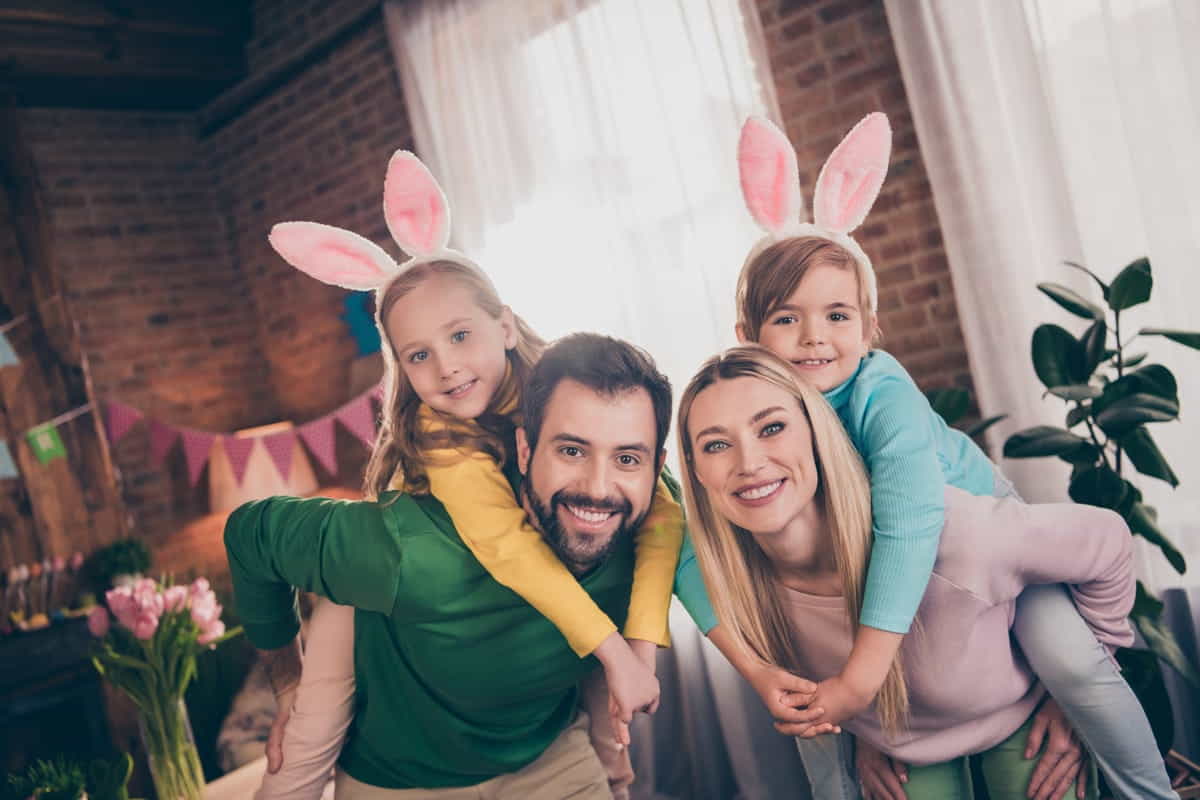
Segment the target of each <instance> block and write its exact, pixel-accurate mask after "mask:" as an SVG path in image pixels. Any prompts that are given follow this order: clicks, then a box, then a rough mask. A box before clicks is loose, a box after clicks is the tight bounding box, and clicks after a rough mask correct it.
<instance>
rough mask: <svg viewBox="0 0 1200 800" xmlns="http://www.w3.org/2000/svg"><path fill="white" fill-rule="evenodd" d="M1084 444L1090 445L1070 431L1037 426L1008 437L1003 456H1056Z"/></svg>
mask: <svg viewBox="0 0 1200 800" xmlns="http://www.w3.org/2000/svg"><path fill="white" fill-rule="evenodd" d="M1085 444H1090V442H1088V440H1087V439H1084V438H1082V437H1080V436H1076V435H1075V434H1073V433H1071V432H1070V431H1065V430H1063V429H1062V428H1054V427H1051V426H1049V425H1038V426H1037V427H1034V428H1026V429H1025V430H1023V431H1018V432H1017V433H1014V434H1013V435H1012V436H1010V437H1008V441H1006V442H1005V443H1004V455H1005V457H1006V458H1039V457H1041V456H1057V455H1061V454H1062V453H1067V452H1070V451H1072V450H1075V449H1077V448H1078V447H1079V446H1080V445H1085Z"/></svg>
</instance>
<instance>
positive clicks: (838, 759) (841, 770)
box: [796, 733, 862, 800]
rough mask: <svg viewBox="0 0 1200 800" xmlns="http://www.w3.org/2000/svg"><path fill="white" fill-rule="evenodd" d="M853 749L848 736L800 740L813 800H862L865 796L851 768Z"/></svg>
mask: <svg viewBox="0 0 1200 800" xmlns="http://www.w3.org/2000/svg"><path fill="white" fill-rule="evenodd" d="M851 746H852V741H851V739H850V734H848V733H841V734H836V735H835V734H828V735H825V736H814V737H813V738H811V739H800V738H797V739H796V749H798V750H799V751H800V762H801V763H802V764H804V774H805V775H807V776H808V785H809V787H810V788H811V790H812V796H813V800H859V798H860V797H861V796H862V795H861V794H860V793H859V791H858V781H857V780H856V779H855V778H854V776H853V775H852V768H851V767H850V763H851V761H850V754H851Z"/></svg>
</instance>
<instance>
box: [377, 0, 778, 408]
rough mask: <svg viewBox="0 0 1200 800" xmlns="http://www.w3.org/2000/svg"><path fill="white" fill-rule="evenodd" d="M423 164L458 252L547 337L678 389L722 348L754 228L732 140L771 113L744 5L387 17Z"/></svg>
mask: <svg viewBox="0 0 1200 800" xmlns="http://www.w3.org/2000/svg"><path fill="white" fill-rule="evenodd" d="M387 20H388V24H389V26H390V31H391V34H392V41H393V44H394V52H395V53H396V56H397V60H398V62H399V66H400V72H401V76H402V80H403V82H404V89H405V95H406V99H407V101H408V104H409V107H410V109H411V117H412V123H413V130H414V135H415V138H416V143H417V149H418V150H419V151H420V154H421V157H422V158H423V159H425V160H426V161H427V162H428V164H429V166H430V167H431V169H432V170H433V172H434V174H435V175H437V176H438V179H439V180H440V181H441V182H442V185H443V186H444V187H445V189H446V193H447V195H448V197H449V199H450V207H451V209H452V215H453V233H452V235H453V237H454V241H455V244H456V246H457V247H459V248H460V249H462V250H463V251H464V252H466V253H468V254H469V255H471V256H472V257H474V258H475V259H477V261H478V262H479V263H480V264H481V265H482V266H483V268H484V269H486V270H487V271H488V272H489V273H490V274H491V276H492V278H493V279H494V280H495V282H496V284H497V286H498V288H499V289H500V292H501V295H502V296H503V297H504V299H505V302H507V303H509V304H510V305H511V306H512V307H513V308H514V309H515V310H516V311H517V313H519V314H521V315H522V316H524V317H525V318H526V319H527V320H528V321H529V322H530V323H531V324H532V325H533V326H534V328H535V329H536V330H538V331H539V332H540V333H542V334H543V335H544V336H546V337H550V338H552V337H556V336H559V335H561V334H564V333H568V332H571V331H578V330H591V331H600V332H604V333H610V334H612V335H615V336H619V337H622V338H626V339H629V340H631V341H633V342H636V343H638V344H640V345H642V346H643V347H645V348H646V349H647V350H649V351H650V352H651V353H653V354H654V356H655V358H656V359H657V360H658V362H659V365H660V367H662V368H663V369H664V371H665V372H666V373H667V374H668V375H669V376H670V377H671V379H672V382H673V383H674V384H675V385H676V386H677V387H678V386H681V385H682V383H683V381H685V380H686V379H687V378H688V377H690V374H691V372H692V371H693V370H694V369H695V368H696V367H697V366H698V365H699V363H700V361H701V360H703V359H704V358H705V357H707V356H708V355H711V354H712V353H713V352H715V351H717V350H718V349H720V348H721V347H723V346H726V345H729V344H732V343H733V333H732V330H733V313H734V311H733V288H734V282H735V278H736V274H737V270H738V267H739V266H740V265H741V261H742V258H743V257H744V256H745V253H746V251H747V249H748V248H749V246H750V244H751V243H752V242H753V241H754V239H755V238H756V237H755V229H754V227H753V225H752V223H751V221H750V219H749V215H748V214H747V213H746V212H745V211H744V209H743V207H742V201H741V196H740V194H739V192H738V180H737V171H736V158H735V156H736V142H737V136H738V131H739V128H740V125H741V123H742V121H743V120H744V119H745V117H746V115H747V114H751V113H759V114H761V113H766V112H767V111H768V110H771V111H772V112H773V109H774V100H773V96H772V91H773V89H772V87H773V84H772V82H771V81H770V80H769V78H767V77H766V76H765V75H764V74H763V73H762V72H761V71H760V68H759V67H758V66H757V65H759V64H765V63H766V59H765V58H762V57H761V53H759V54H755V53H753V52H752V46H757V47H759V48H760V49H761V43H760V34H759V33H758V31H757V25H758V16H757V12H756V11H755V9H754V7H753V3H750V2H746V3H744V4H743V3H741V2H739V0H712V2H693V1H691V0H688V1H687V2H653V3H646V2H640V1H639V0H517V1H515V2H512V1H510V2H503V3H497V2H483V1H482V0H451V1H443V2H405V3H393V4H389V5H388V6H387Z"/></svg>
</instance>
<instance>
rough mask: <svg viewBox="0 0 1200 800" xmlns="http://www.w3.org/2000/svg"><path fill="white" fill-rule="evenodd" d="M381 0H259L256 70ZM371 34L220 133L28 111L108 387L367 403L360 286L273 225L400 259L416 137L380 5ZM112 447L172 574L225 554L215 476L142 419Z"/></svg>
mask: <svg viewBox="0 0 1200 800" xmlns="http://www.w3.org/2000/svg"><path fill="white" fill-rule="evenodd" d="M375 5H377V3H375V2H366V1H365V0H355V1H354V2H340V3H336V4H325V3H317V2H312V3H308V4H307V7H305V6H299V5H298V4H290V3H289V4H285V3H282V2H277V1H276V0H260V2H258V3H256V8H255V21H256V27H255V36H254V38H253V40H252V41H251V42H250V43H249V45H248V56H249V60H250V62H251V72H252V74H258V73H262V72H265V71H270V70H272V69H273V68H274V67H277V66H278V65H279V63H280V62H281V61H282V60H285V59H286V58H288V57H289V56H292V55H295V54H296V53H297V52H298V51H303V50H304V49H305V48H306V47H307V45H308V44H309V43H311V42H313V41H315V40H318V39H320V38H322V37H323V36H324V35H325V34H326V33H327V32H328V31H329V30H330V29H331V28H337V27H340V26H341V25H343V24H344V23H346V22H348V21H351V20H354V19H358V18H360V17H361V16H362V14H363V12H364V9H369V8H370V7H372V6H375ZM357 30H358V32H357V33H354V34H352V35H349V36H348V37H346V38H344V40H340V41H338V42H337V44H336V46H335V47H333V48H332V49H331V50H330V51H329V52H327V53H325V55H323V56H322V57H321V58H320V59H318V60H316V61H314V62H313V63H311V64H309V65H307V66H306V67H305V68H303V69H301V70H300V71H299V72H297V73H295V74H293V75H292V76H291V77H290V78H289V79H288V80H287V81H286V82H284V83H283V84H282V85H279V86H276V87H275V88H274V89H273V90H272V91H270V92H269V93H267V94H266V95H265V96H263V97H261V98H260V99H258V100H257V101H256V102H255V103H254V104H253V105H252V106H251V107H249V108H248V109H245V110H243V111H242V112H241V113H239V115H238V116H237V117H236V118H235V119H233V120H232V121H231V122H229V123H227V124H225V125H224V126H222V127H220V128H219V129H217V130H215V131H214V132H212V133H210V134H208V135H206V136H205V137H204V138H199V137H198V135H197V131H198V125H197V119H198V116H197V115H196V114H174V113H172V114H165V113H164V114H149V113H132V112H96V111H81V110H59V109H31V110H28V111H26V112H24V113H23V114H22V117H21V121H22V124H23V127H24V130H25V134H26V137H27V139H28V140H29V141H30V145H31V148H32V150H33V154H34V159H35V161H36V162H37V168H38V171H39V174H40V177H41V182H42V185H43V187H44V191H45V193H46V200H47V205H48V207H49V210H50V214H51V224H52V229H53V231H54V238H55V254H56V256H55V257H56V261H57V262H58V264H59V268H60V270H61V271H62V274H63V277H64V279H65V282H66V284H67V287H68V291H67V295H68V296H67V302H68V303H69V305H70V310H71V314H72V315H73V317H74V318H75V319H76V320H78V322H79V326H80V336H81V344H82V347H83V349H84V351H85V352H86V353H87V356H88V358H89V360H90V363H91V367H92V373H93V378H94V381H95V387H96V393H97V395H98V396H99V397H100V398H101V399H102V400H107V399H119V400H121V401H124V402H126V403H129V404H130V405H133V406H136V407H138V408H141V409H143V410H145V411H146V412H147V413H149V414H150V415H152V416H155V417H158V418H160V419H162V420H164V421H166V422H170V423H172V424H174V425H178V426H184V427H191V428H198V429H202V430H209V431H229V430H234V429H237V428H241V427H247V426H251V425H257V424H261V423H265V422H270V421H274V420H278V419H292V420H294V421H295V422H297V423H303V422H307V421H309V420H310V419H312V418H314V417H316V416H318V415H320V414H323V413H325V412H328V411H330V410H331V409H333V408H334V407H336V406H337V405H339V404H341V403H342V402H344V401H346V400H347V399H349V397H351V396H352V394H353V393H354V388H355V387H353V386H352V385H351V382H352V380H358V381H360V382H361V380H362V379H363V375H362V374H354V375H352V374H351V366H350V365H351V364H352V363H353V362H354V361H355V358H354V357H355V351H354V343H353V341H352V340H351V338H350V336H349V335H348V333H347V329H346V326H345V324H344V323H343V322H342V321H341V319H340V318H339V317H340V315H341V314H342V312H343V307H342V298H343V296H344V294H345V293H344V292H343V291H341V290H339V289H335V288H332V287H327V286H324V285H322V284H320V283H318V282H317V281H314V280H312V279H310V278H307V277H306V276H304V275H302V274H300V273H298V272H297V271H296V270H294V269H292V268H291V267H289V266H287V265H286V264H285V263H284V262H283V261H282V259H280V258H279V257H278V256H277V255H276V254H275V253H274V252H273V251H272V250H271V249H270V247H269V246H268V244H267V240H266V234H267V231H269V229H270V226H271V225H272V224H274V223H275V222H278V221H282V220H285V219H313V220H318V221H321V222H326V223H329V224H332V225H338V226H342V227H346V228H349V229H351V230H355V231H357V232H359V233H362V234H363V235H366V236H369V237H371V238H372V239H374V240H375V241H377V242H378V243H380V244H381V245H383V246H384V247H386V248H388V249H390V250H391V251H392V252H393V254H396V248H395V246H394V245H393V244H392V243H391V240H390V237H389V236H388V235H387V231H386V227H385V226H384V224H383V219H382V215H381V214H380V204H381V193H382V188H383V175H384V169H385V167H386V165H387V159H388V156H389V155H390V154H391V152H392V151H393V150H395V149H396V148H397V147H411V146H412V145H411V136H410V135H409V129H408V120H407V115H406V112H405V108H404V102H403V99H402V96H401V92H400V88H399V81H398V79H397V77H396V74H395V69H394V67H393V66H392V62H391V56H390V53H389V51H388V46H387V40H386V34H385V33H384V30H383V26H382V17H381V15H380V14H378V12H376V14H375V19H374V20H373V21H372V24H368V25H366V26H362V27H360V28H358V29H357ZM360 366H362V365H361V363H360ZM370 366H371V365H370V364H367V365H366V367H367V371H368V372H369V371H370ZM368 377H369V376H368ZM338 455H339V463H340V464H341V465H342V469H341V475H340V476H338V479H339V480H340V481H341V482H343V483H346V484H349V485H352V486H356V485H357V484H358V481H359V476H360V475H361V472H362V467H363V465H364V464H365V456H366V453H365V449H364V448H363V447H362V445H361V443H359V442H358V441H357V440H355V439H353V437H351V436H349V435H348V434H346V433H345V432H344V431H342V432H340V433H339V439H338ZM114 460H115V463H116V465H117V467H118V469H119V470H120V472H121V477H122V482H123V490H124V492H123V494H124V498H125V501H126V504H127V506H128V510H129V511H130V513H131V516H132V518H133V529H134V531H135V532H137V533H138V534H140V535H142V536H143V537H144V538H145V539H146V541H147V543H148V544H149V545H150V546H151V547H152V548H153V549H154V550H156V551H157V553H158V554H159V556H160V558H159V560H158V563H157V564H156V566H157V567H158V568H160V569H173V570H176V571H181V570H186V569H187V568H188V567H189V566H192V565H197V564H199V565H206V566H207V565H211V564H214V563H223V558H218V557H217V556H219V555H220V553H218V552H216V551H217V550H220V549H221V546H222V545H221V542H220V536H219V535H216V536H210V535H208V533H205V532H204V531H206V530H207V529H206V528H200V527H197V526H196V525H191V524H190V523H191V522H192V521H193V520H195V519H196V518H197V517H198V516H200V515H202V514H203V513H204V512H205V511H206V510H207V489H206V484H205V482H204V481H203V480H201V483H200V486H198V487H197V488H195V489H193V488H191V487H190V486H189V485H188V480H187V470H186V467H185V465H184V460H183V456H182V452H181V450H180V448H178V447H177V448H176V449H175V450H174V452H173V453H172V455H171V457H170V458H169V459H168V463H167V467H166V469H162V468H159V467H156V466H155V465H153V464H152V462H151V459H150V456H149V436H148V433H147V430H146V427H145V426H144V425H141V426H137V427H135V428H134V429H133V431H132V432H131V433H130V434H129V435H128V436H126V437H125V438H124V439H123V440H122V441H121V442H120V443H119V445H118V446H117V447H116V448H114ZM314 468H315V469H316V470H317V471H318V478H319V479H320V480H322V481H323V482H330V481H331V480H333V477H332V476H329V475H327V474H325V473H324V472H323V471H322V469H321V468H320V467H319V466H318V465H316V464H314ZM196 531H200V533H199V534H195V532H196ZM218 533H219V532H218ZM193 534H195V535H193ZM185 540H186V541H185ZM209 551H212V552H209ZM164 559H165V560H164ZM168 562H169V563H168Z"/></svg>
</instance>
